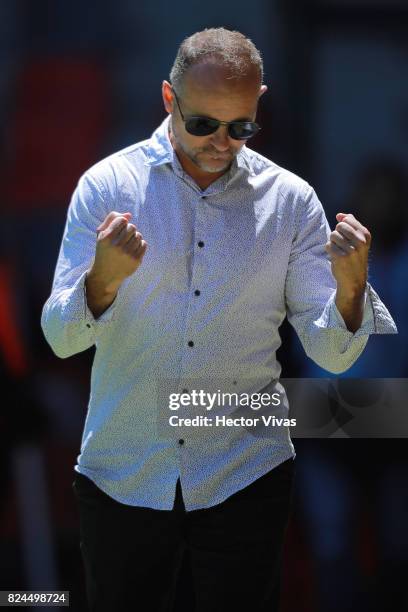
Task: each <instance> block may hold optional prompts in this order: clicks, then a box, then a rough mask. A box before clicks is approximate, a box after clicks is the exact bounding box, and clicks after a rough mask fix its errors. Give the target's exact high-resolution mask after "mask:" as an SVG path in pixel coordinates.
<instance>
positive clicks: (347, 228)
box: [336, 221, 366, 248]
mask: <svg viewBox="0 0 408 612" xmlns="http://www.w3.org/2000/svg"><path fill="white" fill-rule="evenodd" d="M336 231H337V232H339V234H341V235H342V236H344V237H345V238H346V239H347V240H348V241H349V242H351V244H352V245H353V247H355V248H358V247H360V246H361V244H366V238H365V236H364V235H363V234H362V233H361V232H360V231H358V230H356V229H355V228H353V227H352V226H351V225H349V224H348V223H347V222H346V221H341V222H340V223H338V224H337V225H336Z"/></svg>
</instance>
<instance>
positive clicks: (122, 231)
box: [86, 211, 147, 317]
mask: <svg viewBox="0 0 408 612" xmlns="http://www.w3.org/2000/svg"><path fill="white" fill-rule="evenodd" d="M131 216H132V215H131V213H123V214H121V213H118V212H115V211H113V212H110V213H109V215H108V216H107V217H106V219H105V220H104V221H103V222H102V223H101V225H99V227H98V228H97V230H96V231H97V238H96V249H95V258H94V262H93V264H92V266H91V268H90V270H89V271H88V273H87V278H86V295H87V302H88V306H89V308H90V310H91V311H92V313H93V315H94V317H98V316H100V315H101V314H102V313H103V312H104V311H105V310H106V309H107V308H108V307H109V306H110V305H111V304H112V302H113V301H114V299H115V297H116V294H117V292H118V289H119V287H120V285H121V284H122V282H123V281H124V280H125V278H127V277H128V276H130V275H131V274H133V273H134V272H136V270H137V269H138V267H139V266H140V264H141V263H142V260H143V256H144V254H145V252H146V248H147V243H146V241H145V240H143V236H142V235H141V233H140V232H138V231H137V228H136V226H135V225H133V223H129V221H130V218H131Z"/></svg>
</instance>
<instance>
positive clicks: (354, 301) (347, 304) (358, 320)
mask: <svg viewBox="0 0 408 612" xmlns="http://www.w3.org/2000/svg"><path fill="white" fill-rule="evenodd" d="M335 302H336V306H337V309H338V311H339V312H340V314H341V316H342V317H343V320H344V322H345V324H346V327H347V329H348V330H349V331H350V332H352V333H353V334H354V333H355V332H356V331H357V330H358V329H359V328H360V327H361V324H362V321H363V314H364V304H365V291H364V289H363V290H362V291H361V290H358V291H354V292H352V293H350V292H345V291H343V290H342V289H341V288H340V287H339V286H337V291H336V299H335Z"/></svg>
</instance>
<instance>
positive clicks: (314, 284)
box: [286, 186, 397, 374]
mask: <svg viewBox="0 0 408 612" xmlns="http://www.w3.org/2000/svg"><path fill="white" fill-rule="evenodd" d="M298 223H299V225H298V232H297V234H296V237H295V240H294V243H293V248H292V254H291V258H290V261H289V268H288V274H287V282H286V303H287V313H288V320H289V322H290V323H291V324H292V325H293V327H294V328H295V330H296V332H297V334H298V336H299V339H300V341H301V343H302V345H303V348H304V350H305V352H306V354H307V355H308V357H310V358H311V359H313V361H314V362H315V363H317V364H318V365H319V366H320V367H322V368H323V369H325V370H327V371H329V372H333V373H335V374H338V373H341V372H345V371H346V370H348V369H349V368H350V367H351V366H352V365H353V364H354V362H355V361H356V360H357V358H358V357H359V356H360V354H361V353H362V351H363V350H364V347H365V346H366V344H367V341H368V338H369V336H370V334H390V333H391V334H393V333H397V328H396V325H395V323H394V321H393V319H392V317H391V315H390V313H389V312H388V310H387V308H386V307H385V305H384V304H383V303H382V301H381V299H380V298H379V296H378V295H377V293H376V292H375V291H374V289H373V288H372V287H371V285H370V284H369V283H367V286H366V293H365V306H364V314H363V321H362V324H361V326H360V328H359V329H358V330H357V331H356V332H355V333H352V332H350V331H349V330H348V329H347V327H346V324H345V322H344V320H343V317H342V316H341V314H340V312H339V311H338V308H337V306H336V304H335V296H336V281H335V279H334V277H333V275H332V273H331V266H330V262H329V259H328V256H327V254H326V252H325V250H324V245H325V244H326V242H327V240H328V238H329V235H330V228H329V225H328V223H327V220H326V217H325V214H324V211H323V207H322V205H321V203H320V201H319V200H318V198H317V196H316V194H315V192H314V190H313V189H312V188H311V187H310V186H308V189H307V190H306V193H305V194H303V197H302V198H301V199H300V213H299V222H298Z"/></svg>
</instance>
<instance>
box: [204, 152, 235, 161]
mask: <svg viewBox="0 0 408 612" xmlns="http://www.w3.org/2000/svg"><path fill="white" fill-rule="evenodd" d="M206 154H207V155H208V156H209V157H211V159H214V160H216V161H224V162H226V161H230V159H231V157H232V156H231V155H217V154H216V155H214V154H213V153H210V152H206Z"/></svg>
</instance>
